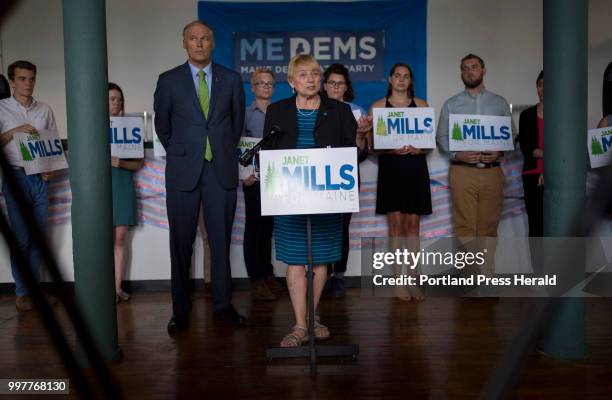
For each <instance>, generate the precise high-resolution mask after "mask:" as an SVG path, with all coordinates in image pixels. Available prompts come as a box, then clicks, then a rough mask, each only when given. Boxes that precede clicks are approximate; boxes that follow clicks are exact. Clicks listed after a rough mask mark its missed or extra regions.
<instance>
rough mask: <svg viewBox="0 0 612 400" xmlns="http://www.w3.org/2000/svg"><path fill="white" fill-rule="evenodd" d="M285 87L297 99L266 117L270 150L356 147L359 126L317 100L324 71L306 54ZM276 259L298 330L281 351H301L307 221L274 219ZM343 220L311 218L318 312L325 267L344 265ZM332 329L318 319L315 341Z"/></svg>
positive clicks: (340, 106) (335, 104)
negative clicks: (284, 266) (284, 269)
mask: <svg viewBox="0 0 612 400" xmlns="http://www.w3.org/2000/svg"><path fill="white" fill-rule="evenodd" d="M287 81H288V83H289V85H290V86H291V88H292V89H293V90H294V91H295V93H296V94H295V96H292V97H290V98H288V99H284V100H281V101H278V102H276V103H272V104H270V105H269V106H268V110H267V111H266V119H265V124H264V133H266V132H270V130H271V129H272V127H274V126H278V127H279V128H280V131H281V132H280V133H279V134H277V135H276V136H275V137H274V139H273V140H272V142H271V143H270V145H268V146H266V148H267V149H305V148H312V147H343V146H348V147H350V146H355V132H356V131H357V122H356V121H355V117H354V116H353V114H352V113H351V109H350V107H349V106H348V105H347V104H344V103H342V102H339V101H336V100H332V99H329V98H327V97H326V96H321V95H319V90H320V88H321V67H320V66H319V64H318V63H317V61H316V60H315V59H314V58H313V57H312V56H310V55H308V54H299V55H296V56H295V57H293V58H292V59H291V61H290V62H289V68H288V71H287ZM274 237H275V247H276V258H277V259H279V260H280V261H283V262H284V263H286V264H288V267H287V287H288V289H289V296H290V298H291V304H292V306H293V313H294V315H295V325H294V326H293V328H292V329H291V332H289V334H287V335H286V336H285V337H284V338H283V339H282V341H281V344H280V345H281V346H282V347H297V346H300V345H301V344H302V343H304V342H306V341H307V340H308V337H307V334H308V332H307V328H306V314H307V302H306V293H307V280H306V276H305V274H304V266H305V265H307V264H308V252H307V235H306V217H305V216H304V215H283V216H276V217H274ZM341 249H342V215H341V214H319V215H313V216H312V257H313V264H314V267H313V272H314V287H313V291H314V306H315V310H316V307H317V306H318V303H319V299H320V298H321V293H322V291H323V286H324V285H325V281H326V278H327V271H326V269H327V267H326V264H328V263H333V262H337V261H339V260H340V259H341V256H342V255H341V253H342V252H341ZM329 335H330V333H329V329H328V328H327V327H326V326H324V325H323V324H321V322H320V319H319V317H318V316H317V317H316V318H315V339H326V338H328V337H329Z"/></svg>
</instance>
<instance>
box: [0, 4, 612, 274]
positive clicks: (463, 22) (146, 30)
mask: <svg viewBox="0 0 612 400" xmlns="http://www.w3.org/2000/svg"><path fill="white" fill-rule="evenodd" d="M61 4H62V2H61V0H23V1H21V2H19V3H18V5H17V6H16V7H15V9H14V11H13V12H12V14H11V15H10V16H8V17H6V18H5V19H4V20H3V21H2V25H1V27H0V41H1V48H0V55H1V65H2V69H3V72H6V67H7V66H8V64H9V63H10V62H12V61H14V60H16V59H27V60H31V61H32V62H34V63H35V64H37V65H38V66H39V73H38V81H37V87H36V93H35V94H36V97H37V98H38V99H40V100H42V101H45V102H47V103H49V104H50V105H51V107H52V108H53V110H54V111H55V115H56V118H57V121H58V126H59V128H60V130H61V132H62V135H63V136H65V132H66V106H65V91H64V90H65V89H64V87H65V80H64V59H63V57H64V56H63V35H62V10H61ZM347 6H348V5H347ZM589 7H590V10H589V24H590V26H589V116H588V123H589V126H594V125H595V124H596V123H597V121H598V120H599V118H600V114H601V81H602V74H603V70H604V68H605V66H606V65H607V63H608V62H610V61H612V30H611V29H610V28H609V26H610V21H612V7H610V2H609V0H590V1H589ZM196 18H197V2H196V1H195V0H174V1H172V2H169V1H167V0H107V36H108V60H109V78H110V79H111V80H112V81H114V82H117V83H119V84H120V85H121V86H122V87H123V89H124V91H125V94H126V100H127V104H126V105H127V111H132V112H135V111H148V112H151V111H152V110H153V105H152V102H153V91H154V89H155V82H156V79H157V75H158V74H159V73H160V72H162V71H164V70H166V69H168V68H170V67H172V66H175V65H177V64H179V63H182V62H184V60H185V54H184V51H183V49H182V48H181V29H182V27H183V25H184V24H185V23H186V22H188V21H191V20H193V19H196ZM468 52H473V53H476V54H479V55H480V56H482V57H483V58H484V60H485V62H486V64H487V76H486V79H485V82H486V85H487V87H488V88H489V89H490V90H492V91H494V92H497V93H499V94H502V95H503V96H505V97H506V98H507V99H508V101H509V102H510V103H513V104H531V103H534V102H535V101H536V93H535V78H536V76H537V74H538V72H539V71H540V69H541V68H542V1H537V0H515V1H501V0H461V1H456V0H430V1H429V10H428V71H427V84H428V101H429V103H430V104H431V105H432V106H433V107H435V108H438V109H439V108H440V107H441V106H442V103H443V101H444V100H445V99H446V98H448V97H449V96H451V95H453V94H455V93H457V92H458V91H460V90H461V89H462V87H461V81H460V79H459V68H458V63H459V59H460V58H461V57H462V56H463V55H465V54H467V53H468ZM52 236H53V243H54V246H55V247H56V248H57V250H58V254H59V255H60V259H61V261H62V263H63V264H65V268H66V272H67V274H68V276H70V277H71V276H72V256H71V229H70V226H69V225H68V226H63V227H57V228H54V229H53V232H52ZM160 243H161V244H162V245H161V246H160ZM166 243H167V232H166V231H162V230H160V229H157V228H153V227H150V226H141V227H138V228H137V229H136V230H135V231H134V236H133V243H132V248H133V254H132V260H133V263H132V267H131V270H130V278H131V279H167V278H169V256H168V253H167V251H166V249H167V247H166V246H167V245H166ZM153 244H155V245H153ZM356 256H357V255H356V254H352V255H351V261H354V263H352V264H354V265H352V266H351V269H350V270H349V273H351V272H352V273H358V268H357V266H356V265H355V264H356V263H357V261H358V258H357V257H356ZM201 259H202V247H201V244H200V243H196V256H195V263H196V268H195V270H196V273H197V276H202V272H201V271H202V267H201V265H202V261H201ZM0 262H1V263H2V265H8V256H7V254H6V250H5V249H3V248H1V247H0ZM232 263H233V265H232V268H233V272H234V276H246V274H245V271H244V266H243V264H242V251H241V249H240V248H233V249H232ZM7 281H11V277H10V272H9V271H8V268H0V282H7Z"/></svg>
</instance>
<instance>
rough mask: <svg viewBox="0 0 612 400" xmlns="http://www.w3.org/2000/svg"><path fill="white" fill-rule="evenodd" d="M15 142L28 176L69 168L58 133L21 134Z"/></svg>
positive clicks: (42, 131) (41, 131)
mask: <svg viewBox="0 0 612 400" xmlns="http://www.w3.org/2000/svg"><path fill="white" fill-rule="evenodd" d="M13 140H15V145H16V146H17V147H18V150H19V153H20V154H21V158H22V160H23V169H24V171H25V173H26V175H33V174H40V173H41V172H49V171H56V170H58V169H66V168H68V163H67V162H66V155H65V154H64V148H63V147H62V141H61V140H60V138H59V134H58V133H57V132H56V131H48V130H40V131H38V133H36V134H29V133H25V132H19V133H16V134H15V136H14V137H13Z"/></svg>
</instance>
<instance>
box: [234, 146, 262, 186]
mask: <svg viewBox="0 0 612 400" xmlns="http://www.w3.org/2000/svg"><path fill="white" fill-rule="evenodd" d="M260 140H261V138H255V137H249V136H241V137H240V141H239V142H238V147H237V148H236V156H237V157H238V158H240V156H242V155H243V154H244V153H245V152H246V151H247V150H250V149H252V148H253V146H255V145H256V144H257V143H259V141H260ZM255 162H256V157H253V161H252V162H251V164H249V165H247V166H246V167H243V166H242V165H241V164H240V163H239V164H238V177H239V178H240V179H241V180H242V179H246V178H248V177H249V176H251V175H253V174H255Z"/></svg>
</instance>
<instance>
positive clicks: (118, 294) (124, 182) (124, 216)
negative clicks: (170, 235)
mask: <svg viewBox="0 0 612 400" xmlns="http://www.w3.org/2000/svg"><path fill="white" fill-rule="evenodd" d="M108 111H109V114H110V116H111V117H121V116H123V113H124V97H123V91H122V90H121V88H120V87H119V85H117V84H115V83H112V82H110V83H109V84H108ZM143 161H144V160H143V159H141V158H140V159H120V158H117V157H112V158H111V165H112V167H113V168H112V187H113V249H114V256H115V300H116V302H117V303H119V302H122V301H128V300H129V299H130V295H129V294H127V293H126V292H124V291H123V289H122V288H121V281H122V280H123V270H124V263H125V261H124V259H125V250H126V249H125V247H126V246H125V245H126V236H127V232H128V229H129V227H130V226H134V225H136V224H137V223H138V210H137V208H136V192H135V191H134V181H133V175H134V171H138V170H139V169H140V168H142V165H143Z"/></svg>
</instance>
